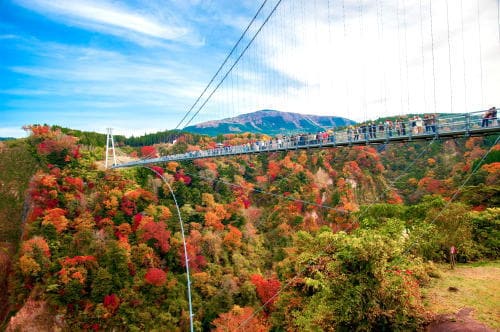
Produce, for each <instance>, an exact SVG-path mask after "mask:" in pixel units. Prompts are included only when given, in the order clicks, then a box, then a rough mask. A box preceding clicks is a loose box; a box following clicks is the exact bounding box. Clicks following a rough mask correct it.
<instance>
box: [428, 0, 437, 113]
mask: <svg viewBox="0 0 500 332" xmlns="http://www.w3.org/2000/svg"><path fill="white" fill-rule="evenodd" d="M429 14H430V24H431V55H432V81H433V84H432V89H433V91H434V113H437V97H436V63H435V62H436V61H435V59H434V28H433V26H432V21H433V15H432V0H429Z"/></svg>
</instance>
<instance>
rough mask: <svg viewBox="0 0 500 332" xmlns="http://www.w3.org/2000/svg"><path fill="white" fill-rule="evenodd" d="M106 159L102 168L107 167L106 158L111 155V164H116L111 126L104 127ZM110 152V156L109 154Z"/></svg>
mask: <svg viewBox="0 0 500 332" xmlns="http://www.w3.org/2000/svg"><path fill="white" fill-rule="evenodd" d="M106 133H107V134H106V158H105V159H106V161H105V164H104V168H105V169H108V159H109V158H110V157H111V156H112V157H113V165H112V166H115V165H117V162H116V153H115V141H114V139H113V128H106ZM110 154H111V156H110Z"/></svg>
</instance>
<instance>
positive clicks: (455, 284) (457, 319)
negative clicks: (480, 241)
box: [423, 262, 500, 332]
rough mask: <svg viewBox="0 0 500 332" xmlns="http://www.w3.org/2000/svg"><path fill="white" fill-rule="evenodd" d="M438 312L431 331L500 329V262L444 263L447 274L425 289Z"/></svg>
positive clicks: (427, 299)
mask: <svg viewBox="0 0 500 332" xmlns="http://www.w3.org/2000/svg"><path fill="white" fill-rule="evenodd" d="M423 295H424V302H425V303H426V306H427V309H428V310H429V311H431V312H434V313H436V316H435V318H434V320H433V322H432V323H431V324H430V325H429V327H428V331H433V332H434V331H500V306H499V303H500V263H499V262H493V263H488V264H486V265H484V266H472V265H460V266H458V267H457V268H456V269H455V270H450V269H449V268H448V267H444V266H443V277H442V278H439V279H436V280H434V281H433V282H432V284H431V286H430V287H428V288H425V289H424V290H423Z"/></svg>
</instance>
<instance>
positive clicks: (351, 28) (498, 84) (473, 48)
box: [113, 0, 500, 168]
mask: <svg viewBox="0 0 500 332" xmlns="http://www.w3.org/2000/svg"><path fill="white" fill-rule="evenodd" d="M499 16H500V5H499V1H498V0H497V1H492V0H475V1H464V0H458V1H453V2H451V1H449V0H438V1H436V0H434V1H432V0H391V1H389V0H375V1H367V0H311V1H306V0H275V1H271V0H264V1H263V2H262V4H261V5H260V7H259V8H258V10H257V12H256V13H255V15H254V16H253V17H252V19H251V20H250V22H249V24H248V25H247V26H246V29H244V31H243V33H242V35H241V36H240V38H239V39H238V40H237V42H236V43H235V45H234V46H233V47H232V49H231V50H230V51H229V53H228V54H227V56H226V57H225V59H224V60H223V61H222V63H221V65H220V66H219V67H218V69H217V70H216V72H215V74H214V75H213V76H212V77H211V79H210V80H209V82H208V84H207V85H206V86H205V88H204V89H203V91H202V92H201V94H200V95H199V96H198V98H196V100H195V102H194V103H193V104H192V105H191V107H189V109H188V110H187V111H186V112H184V113H183V116H182V118H181V120H180V121H179V122H178V124H177V125H176V126H175V129H181V128H186V127H188V126H189V125H191V124H192V123H194V121H197V122H202V121H207V120H214V119H222V118H230V117H234V116H235V115H238V114H243V113H249V112H253V111H256V110H260V109H277V110H283V111H287V112H296V113H306V112H307V113H310V114H311V113H315V114H323V115H324V114H328V115H334V116H341V117H344V118H346V119H352V120H353V121H352V125H353V126H349V125H347V126H345V127H343V128H325V127H322V126H321V125H319V124H318V125H317V127H318V132H317V133H303V134H301V135H297V134H294V135H292V134H290V133H287V132H286V131H283V133H281V134H280V135H277V136H275V137H273V138H270V139H267V140H260V141H253V142H251V143H248V144H245V145H241V146H223V147H219V148H216V149H211V150H200V151H192V152H187V153H182V154H175V155H168V156H162V157H160V158H151V159H145V160H137V161H131V162H127V163H122V164H119V165H117V164H116V162H115V163H114V166H113V167H115V168H120V167H131V166H143V165H148V164H152V163H161V162H166V161H181V160H192V159H198V158H214V157H222V156H231V155H241V154H255V153H267V152H275V151H287V150H295V149H315V148H330V147H342V146H353V145H365V144H387V143H392V142H409V141H417V140H432V139H434V138H443V139H446V138H456V137H460V136H462V137H463V136H478V135H491V134H498V132H499V131H500V129H499V126H498V121H497V120H496V117H497V116H496V109H495V108H494V107H493V108H492V106H494V105H498V104H500V99H499V94H498V91H500V78H499V75H500V60H499V59H500V23H499V22H500V21H499V18H500V17H499ZM491 110H494V112H491V113H494V115H488V116H487V114H488V112H490V111H491ZM471 111H472V112H471ZM424 115H426V116H425V117H424ZM420 116H421V117H422V118H423V119H422V118H420ZM487 117H489V118H488V119H486V118H487ZM380 118H385V119H387V118H391V119H392V121H385V120H383V121H382V122H379V121H377V123H373V121H374V120H375V119H380ZM311 123H314V121H312V120H311ZM356 124H358V125H356Z"/></svg>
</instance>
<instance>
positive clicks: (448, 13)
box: [445, 0, 453, 112]
mask: <svg viewBox="0 0 500 332" xmlns="http://www.w3.org/2000/svg"><path fill="white" fill-rule="evenodd" d="M445 4H446V28H447V33H448V66H449V80H450V111H451V112H453V83H452V77H451V76H452V65H451V42H450V11H449V8H448V7H449V6H448V0H446V1H445Z"/></svg>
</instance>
